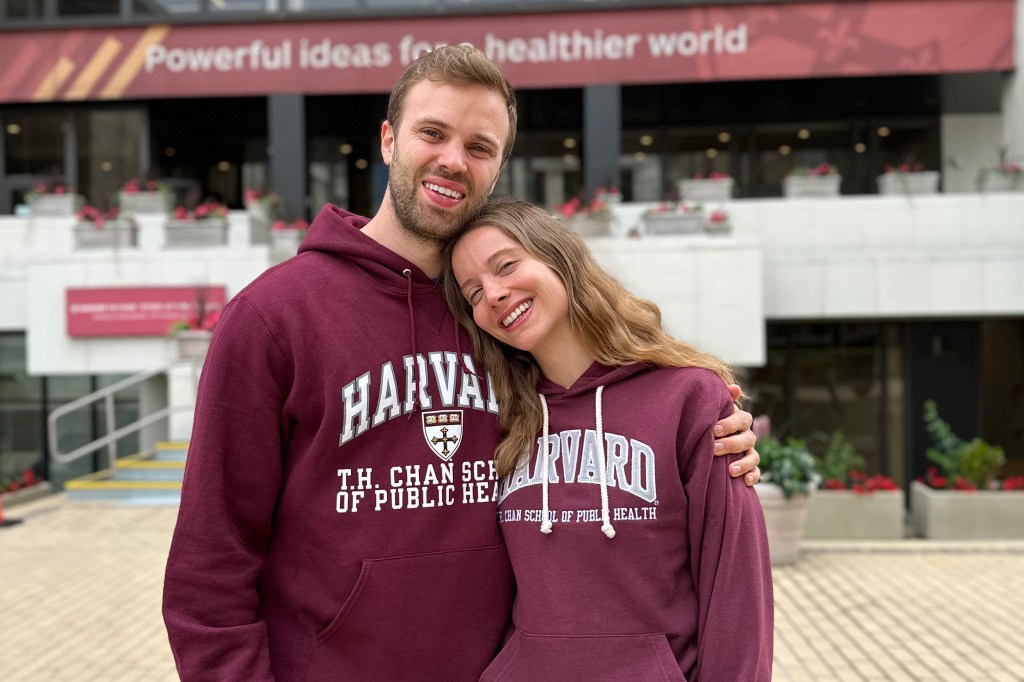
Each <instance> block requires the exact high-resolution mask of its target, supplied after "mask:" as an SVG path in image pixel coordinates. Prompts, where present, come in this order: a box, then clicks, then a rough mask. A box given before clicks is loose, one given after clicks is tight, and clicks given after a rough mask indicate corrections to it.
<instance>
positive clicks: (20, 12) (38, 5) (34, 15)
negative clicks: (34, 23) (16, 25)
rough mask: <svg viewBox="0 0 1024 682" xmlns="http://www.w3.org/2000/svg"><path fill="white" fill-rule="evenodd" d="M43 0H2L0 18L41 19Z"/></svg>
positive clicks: (0, 0)
mask: <svg viewBox="0 0 1024 682" xmlns="http://www.w3.org/2000/svg"><path fill="white" fill-rule="evenodd" d="M42 16H43V0H0V19H41V18H42Z"/></svg>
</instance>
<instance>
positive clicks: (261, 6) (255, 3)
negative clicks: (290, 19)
mask: <svg viewBox="0 0 1024 682" xmlns="http://www.w3.org/2000/svg"><path fill="white" fill-rule="evenodd" d="M271 4H273V5H274V6H275V7H273V8H271V7H268V5H271ZM276 5H277V2H276V0H209V5H208V8H209V11H210V12H266V11H270V10H271V9H276Z"/></svg>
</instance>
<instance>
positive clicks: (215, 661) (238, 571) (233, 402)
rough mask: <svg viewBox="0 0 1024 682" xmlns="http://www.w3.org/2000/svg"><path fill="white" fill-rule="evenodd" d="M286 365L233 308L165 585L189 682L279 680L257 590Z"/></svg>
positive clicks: (205, 376) (274, 493)
mask: <svg viewBox="0 0 1024 682" xmlns="http://www.w3.org/2000/svg"><path fill="white" fill-rule="evenodd" d="M282 358H283V353H282V351H281V349H280V347H279V345H278V344H277V342H276V340H275V339H274V337H273V335H272V334H271V332H270V330H269V329H268V328H267V325H266V323H265V322H264V320H263V318H262V317H261V316H260V315H259V314H258V311H257V310H256V309H255V308H253V307H252V306H251V305H250V304H249V303H248V302H247V301H246V300H245V299H243V298H238V299H236V300H235V301H234V302H233V303H232V304H231V305H229V306H227V308H225V311H224V315H223V317H222V318H221V320H220V322H219V323H218V325H217V330H216V332H215V334H214V338H213V342H212V344H211V347H210V351H209V355H208V357H207V360H206V364H205V365H204V367H203V373H202V378H201V380H200V385H199V395H198V398H197V402H196V413H195V421H194V424H193V429H192V439H191V442H190V446H189V454H188V460H187V464H186V468H185V479H184V482H183V483H182V495H181V507H180V510H179V512H178V521H177V526H176V527H175V530H174V536H173V539H172V541H171V548H170V553H169V555H168V560H167V570H166V575H165V580H164V600H163V614H164V622H165V624H166V626H167V633H168V637H169V639H170V644H171V650H172V652H173V653H174V660H175V663H176V665H177V668H178V674H179V675H180V676H181V679H182V680H188V681H192V680H247V681H264V680H272V679H273V676H272V674H271V668H270V656H269V653H268V648H267V632H266V626H265V625H264V623H263V622H262V621H261V620H260V617H259V609H258V597H257V591H256V584H257V580H258V579H259V576H260V571H261V569H262V566H263V558H264V554H265V552H266V548H267V546H268V542H269V539H270V534H271V530H272V522H273V513H274V505H275V502H276V500H277V497H278V490H279V487H280V485H281V478H282V476H281V470H282V463H283V456H282V450H281V443H282V411H283V405H284V401H285V398H286V395H287V388H286V387H287V386H288V385H289V382H290V379H289V378H288V377H285V376H282V375H281V374H282V372H283V371H284V370H283V369H281V368H285V367H287V366H288V365H287V363H285V362H283V359H282ZM275 368H277V369H276V370H275Z"/></svg>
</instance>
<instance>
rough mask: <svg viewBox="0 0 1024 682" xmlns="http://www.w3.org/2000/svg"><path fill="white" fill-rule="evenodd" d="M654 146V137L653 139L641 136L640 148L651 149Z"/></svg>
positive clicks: (648, 136)
mask: <svg viewBox="0 0 1024 682" xmlns="http://www.w3.org/2000/svg"><path fill="white" fill-rule="evenodd" d="M652 144H654V138H653V137H651V136H650V135H641V136H640V146H641V147H650V146H651V145H652Z"/></svg>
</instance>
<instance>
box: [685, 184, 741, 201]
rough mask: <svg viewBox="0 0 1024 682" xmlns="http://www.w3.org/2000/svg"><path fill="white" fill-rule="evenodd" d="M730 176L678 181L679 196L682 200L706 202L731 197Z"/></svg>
mask: <svg viewBox="0 0 1024 682" xmlns="http://www.w3.org/2000/svg"><path fill="white" fill-rule="evenodd" d="M735 184H736V183H735V181H734V180H733V179H732V178H703V179H700V180H697V179H689V180H680V181H679V197H680V198H681V199H682V200H683V201H696V202H699V203H708V202H712V201H729V200H730V199H732V188H733V186H734V185H735Z"/></svg>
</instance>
